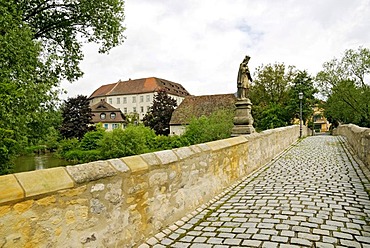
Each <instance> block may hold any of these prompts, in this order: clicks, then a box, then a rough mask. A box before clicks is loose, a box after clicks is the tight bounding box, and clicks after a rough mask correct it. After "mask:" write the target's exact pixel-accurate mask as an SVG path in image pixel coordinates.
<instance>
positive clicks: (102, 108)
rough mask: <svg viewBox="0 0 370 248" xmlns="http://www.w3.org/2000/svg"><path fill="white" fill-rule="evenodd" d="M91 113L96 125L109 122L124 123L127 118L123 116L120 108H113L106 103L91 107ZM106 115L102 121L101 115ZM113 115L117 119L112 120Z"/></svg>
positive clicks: (102, 102)
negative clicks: (112, 114)
mask: <svg viewBox="0 0 370 248" xmlns="http://www.w3.org/2000/svg"><path fill="white" fill-rule="evenodd" d="M91 113H92V115H93V116H92V122H94V123H99V122H102V123H107V122H112V123H123V122H126V121H125V117H124V115H123V114H122V112H121V110H120V109H118V108H115V107H113V106H112V105H110V104H109V103H107V102H106V101H100V102H99V103H97V104H95V105H93V106H91ZM101 113H105V114H106V118H105V119H104V120H102V119H101V118H100V114H101ZM111 113H114V114H115V118H113V119H112V118H111Z"/></svg>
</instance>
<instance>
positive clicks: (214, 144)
mask: <svg viewBox="0 0 370 248" xmlns="http://www.w3.org/2000/svg"><path fill="white" fill-rule="evenodd" d="M206 144H207V145H208V146H209V147H210V148H211V150H212V151H217V150H220V149H224V148H226V147H229V146H230V145H229V143H227V142H225V141H224V140H216V141H211V142H208V143H206Z"/></svg>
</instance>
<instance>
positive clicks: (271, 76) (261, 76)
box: [250, 63, 297, 130]
mask: <svg viewBox="0 0 370 248" xmlns="http://www.w3.org/2000/svg"><path fill="white" fill-rule="evenodd" d="M296 75H297V72H296V70H295V68H294V67H293V66H288V67H287V66H285V64H284V63H275V64H267V65H266V66H264V65H262V66H259V67H258V68H257V70H256V72H255V74H254V77H255V79H254V81H253V82H252V84H251V89H250V98H251V101H252V103H253V104H254V106H253V107H252V115H253V118H254V126H255V127H256V129H257V130H266V129H270V128H276V127H281V126H286V125H288V124H289V123H290V120H291V116H290V113H289V112H288V109H287V106H288V102H289V89H290V87H291V86H292V85H293V80H294V78H295V77H296Z"/></svg>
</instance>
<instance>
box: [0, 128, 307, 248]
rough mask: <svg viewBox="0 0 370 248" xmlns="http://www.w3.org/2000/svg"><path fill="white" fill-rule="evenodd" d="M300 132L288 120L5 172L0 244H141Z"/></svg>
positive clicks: (266, 159)
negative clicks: (186, 143) (150, 149)
mask: <svg viewBox="0 0 370 248" xmlns="http://www.w3.org/2000/svg"><path fill="white" fill-rule="evenodd" d="M303 131H304V132H303V133H304V135H306V134H307V131H308V130H307V129H306V128H305V129H304V130H303ZM298 137H299V126H289V127H284V128H277V129H273V130H267V131H264V132H261V133H256V134H252V135H248V136H240V137H235V138H229V139H225V140H219V141H213V142H209V143H205V144H199V145H194V146H190V147H183V148H178V149H174V150H166V151H159V152H154V153H148V154H143V155H138V156H131V157H125V158H120V159H111V160H107V161H97V162H92V163H87V164H80V165H75V166H67V167H58V168H52V169H46V170H38V171H32V172H24V173H16V174H11V175H6V176H1V177H0V247H49V246H50V247H85V246H89V247H90V246H91V247H132V246H135V244H138V243H140V242H142V241H144V240H145V239H146V237H149V236H151V235H153V234H156V233H157V232H158V231H159V230H161V229H162V228H164V227H166V226H168V225H171V224H173V223H175V222H176V221H177V220H179V219H180V218H182V217H183V216H185V215H187V214H188V213H191V212H193V211H194V210H195V209H196V208H198V207H199V206H200V205H202V204H204V203H206V202H208V201H209V200H210V199H211V198H213V197H214V196H216V195H217V194H219V193H220V192H222V191H223V190H224V189H225V188H227V187H228V186H230V185H232V184H233V183H234V182H236V181H237V180H238V179H240V178H242V177H244V176H246V175H248V174H249V173H251V172H252V171H254V170H256V169H257V168H260V167H261V166H263V165H264V164H266V163H267V162H269V161H271V159H273V158H274V157H275V156H277V155H278V154H279V153H281V152H282V151H283V150H284V149H286V148H287V147H289V146H290V145H291V144H292V143H293V142H295V141H296V140H297V139H298Z"/></svg>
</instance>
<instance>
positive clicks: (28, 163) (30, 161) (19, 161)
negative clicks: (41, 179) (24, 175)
mask: <svg viewBox="0 0 370 248" xmlns="http://www.w3.org/2000/svg"><path fill="white" fill-rule="evenodd" d="M70 164H72V163H71V162H68V161H66V160H63V159H59V158H57V157H55V156H53V154H52V153H46V154H41V155H36V156H35V155H25V156H20V157H18V158H16V159H15V160H14V173H17V172H24V171H33V170H42V169H47V168H53V167H58V166H66V165H70Z"/></svg>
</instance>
